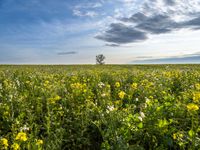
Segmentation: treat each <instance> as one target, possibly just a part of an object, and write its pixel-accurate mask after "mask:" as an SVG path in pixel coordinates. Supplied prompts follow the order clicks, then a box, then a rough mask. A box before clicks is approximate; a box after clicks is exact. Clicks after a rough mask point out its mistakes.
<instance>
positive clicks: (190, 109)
mask: <svg viewBox="0 0 200 150" xmlns="http://www.w3.org/2000/svg"><path fill="white" fill-rule="evenodd" d="M187 109H188V111H196V110H199V106H198V105H196V104H193V103H190V104H188V105H187Z"/></svg>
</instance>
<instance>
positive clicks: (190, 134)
mask: <svg viewBox="0 0 200 150" xmlns="http://www.w3.org/2000/svg"><path fill="white" fill-rule="evenodd" d="M188 134H189V136H190V137H194V135H195V132H194V131H193V130H192V129H191V130H190V131H189V132H188Z"/></svg>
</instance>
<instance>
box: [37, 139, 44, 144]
mask: <svg viewBox="0 0 200 150" xmlns="http://www.w3.org/2000/svg"><path fill="white" fill-rule="evenodd" d="M43 143H44V142H43V140H36V145H42V144H43Z"/></svg>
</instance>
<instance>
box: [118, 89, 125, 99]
mask: <svg viewBox="0 0 200 150" xmlns="http://www.w3.org/2000/svg"><path fill="white" fill-rule="evenodd" d="M125 95H126V93H125V92H124V91H120V92H119V93H118V96H119V98H121V99H123V98H124V96H125Z"/></svg>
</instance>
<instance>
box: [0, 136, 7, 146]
mask: <svg viewBox="0 0 200 150" xmlns="http://www.w3.org/2000/svg"><path fill="white" fill-rule="evenodd" d="M1 144H2V145H3V146H4V148H7V147H8V140H7V139H6V138H2V139H1Z"/></svg>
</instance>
